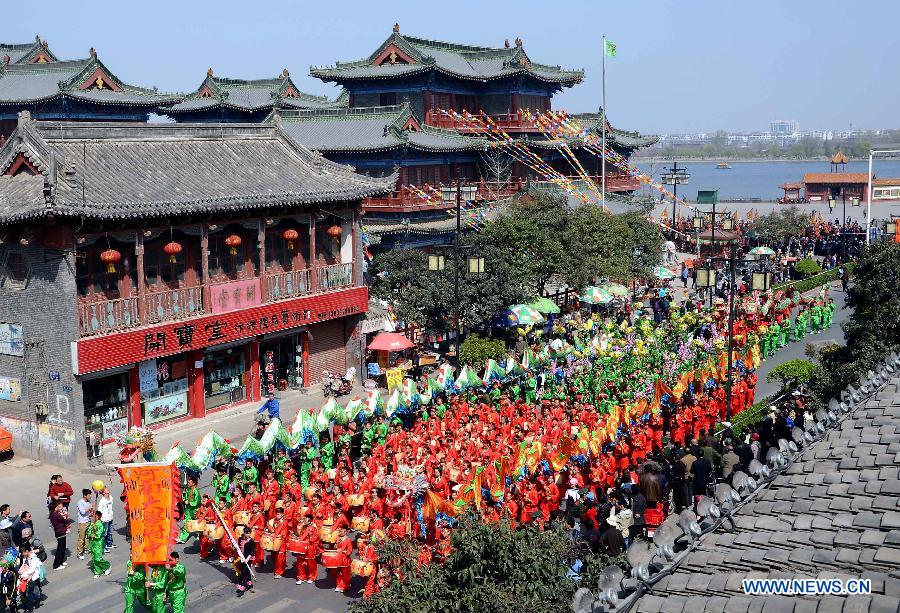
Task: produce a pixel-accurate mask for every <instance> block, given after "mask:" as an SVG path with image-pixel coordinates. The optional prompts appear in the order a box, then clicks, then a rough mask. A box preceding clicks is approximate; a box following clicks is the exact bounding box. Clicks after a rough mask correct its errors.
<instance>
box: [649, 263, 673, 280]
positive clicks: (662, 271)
mask: <svg viewBox="0 0 900 613" xmlns="http://www.w3.org/2000/svg"><path fill="white" fill-rule="evenodd" d="M653 276H654V277H656V278H657V279H674V278H675V273H674V272H672V271H671V270H669V269H668V268H666V267H665V266H654V267H653Z"/></svg>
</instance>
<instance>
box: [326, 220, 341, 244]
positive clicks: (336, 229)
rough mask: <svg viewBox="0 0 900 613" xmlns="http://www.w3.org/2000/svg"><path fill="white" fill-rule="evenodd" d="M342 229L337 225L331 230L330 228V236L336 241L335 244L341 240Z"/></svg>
mask: <svg viewBox="0 0 900 613" xmlns="http://www.w3.org/2000/svg"><path fill="white" fill-rule="evenodd" d="M341 232H342V230H341V227H340V226H339V225H337V224H334V225H333V226H331V227H330V228H328V236H330V237H331V238H333V239H334V242H336V243H337V242H340V240H341Z"/></svg>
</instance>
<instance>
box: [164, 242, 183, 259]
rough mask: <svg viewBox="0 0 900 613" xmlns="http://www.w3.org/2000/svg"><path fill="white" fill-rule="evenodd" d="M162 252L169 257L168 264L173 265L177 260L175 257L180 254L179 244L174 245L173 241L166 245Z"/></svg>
mask: <svg viewBox="0 0 900 613" xmlns="http://www.w3.org/2000/svg"><path fill="white" fill-rule="evenodd" d="M163 252H164V253H165V254H166V255H168V256H169V263H171V264H174V263H175V262H176V260H177V257H176V256H177V255H178V254H179V253H181V243H176V242H175V241H172V242H170V243H166V244H165V246H164V247H163Z"/></svg>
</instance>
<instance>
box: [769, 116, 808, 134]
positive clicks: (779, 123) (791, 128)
mask: <svg viewBox="0 0 900 613" xmlns="http://www.w3.org/2000/svg"><path fill="white" fill-rule="evenodd" d="M769 131H770V132H771V133H772V134H774V135H775V136H790V135H791V134H796V133H797V132H799V131H800V124H798V123H797V122H796V121H794V120H793V119H776V120H775V121H773V122H772V123H771V124H770V127H769Z"/></svg>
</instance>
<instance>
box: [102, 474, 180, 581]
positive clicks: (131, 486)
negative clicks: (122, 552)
mask: <svg viewBox="0 0 900 613" xmlns="http://www.w3.org/2000/svg"><path fill="white" fill-rule="evenodd" d="M116 471H117V472H118V473H119V477H120V478H121V479H122V485H124V486H125V502H126V504H127V505H128V518H129V520H130V521H129V524H130V528H131V562H132V564H134V565H138V564H165V563H166V562H167V561H168V559H169V553H170V552H171V551H172V544H173V543H174V542H175V539H176V538H177V537H178V522H177V520H176V517H175V510H176V506H177V504H178V501H179V500H181V482H180V481H179V475H178V469H177V468H176V467H175V464H174V463H172V464H164V463H162V462H149V463H145V464H120V465H118V466H116Z"/></svg>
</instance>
